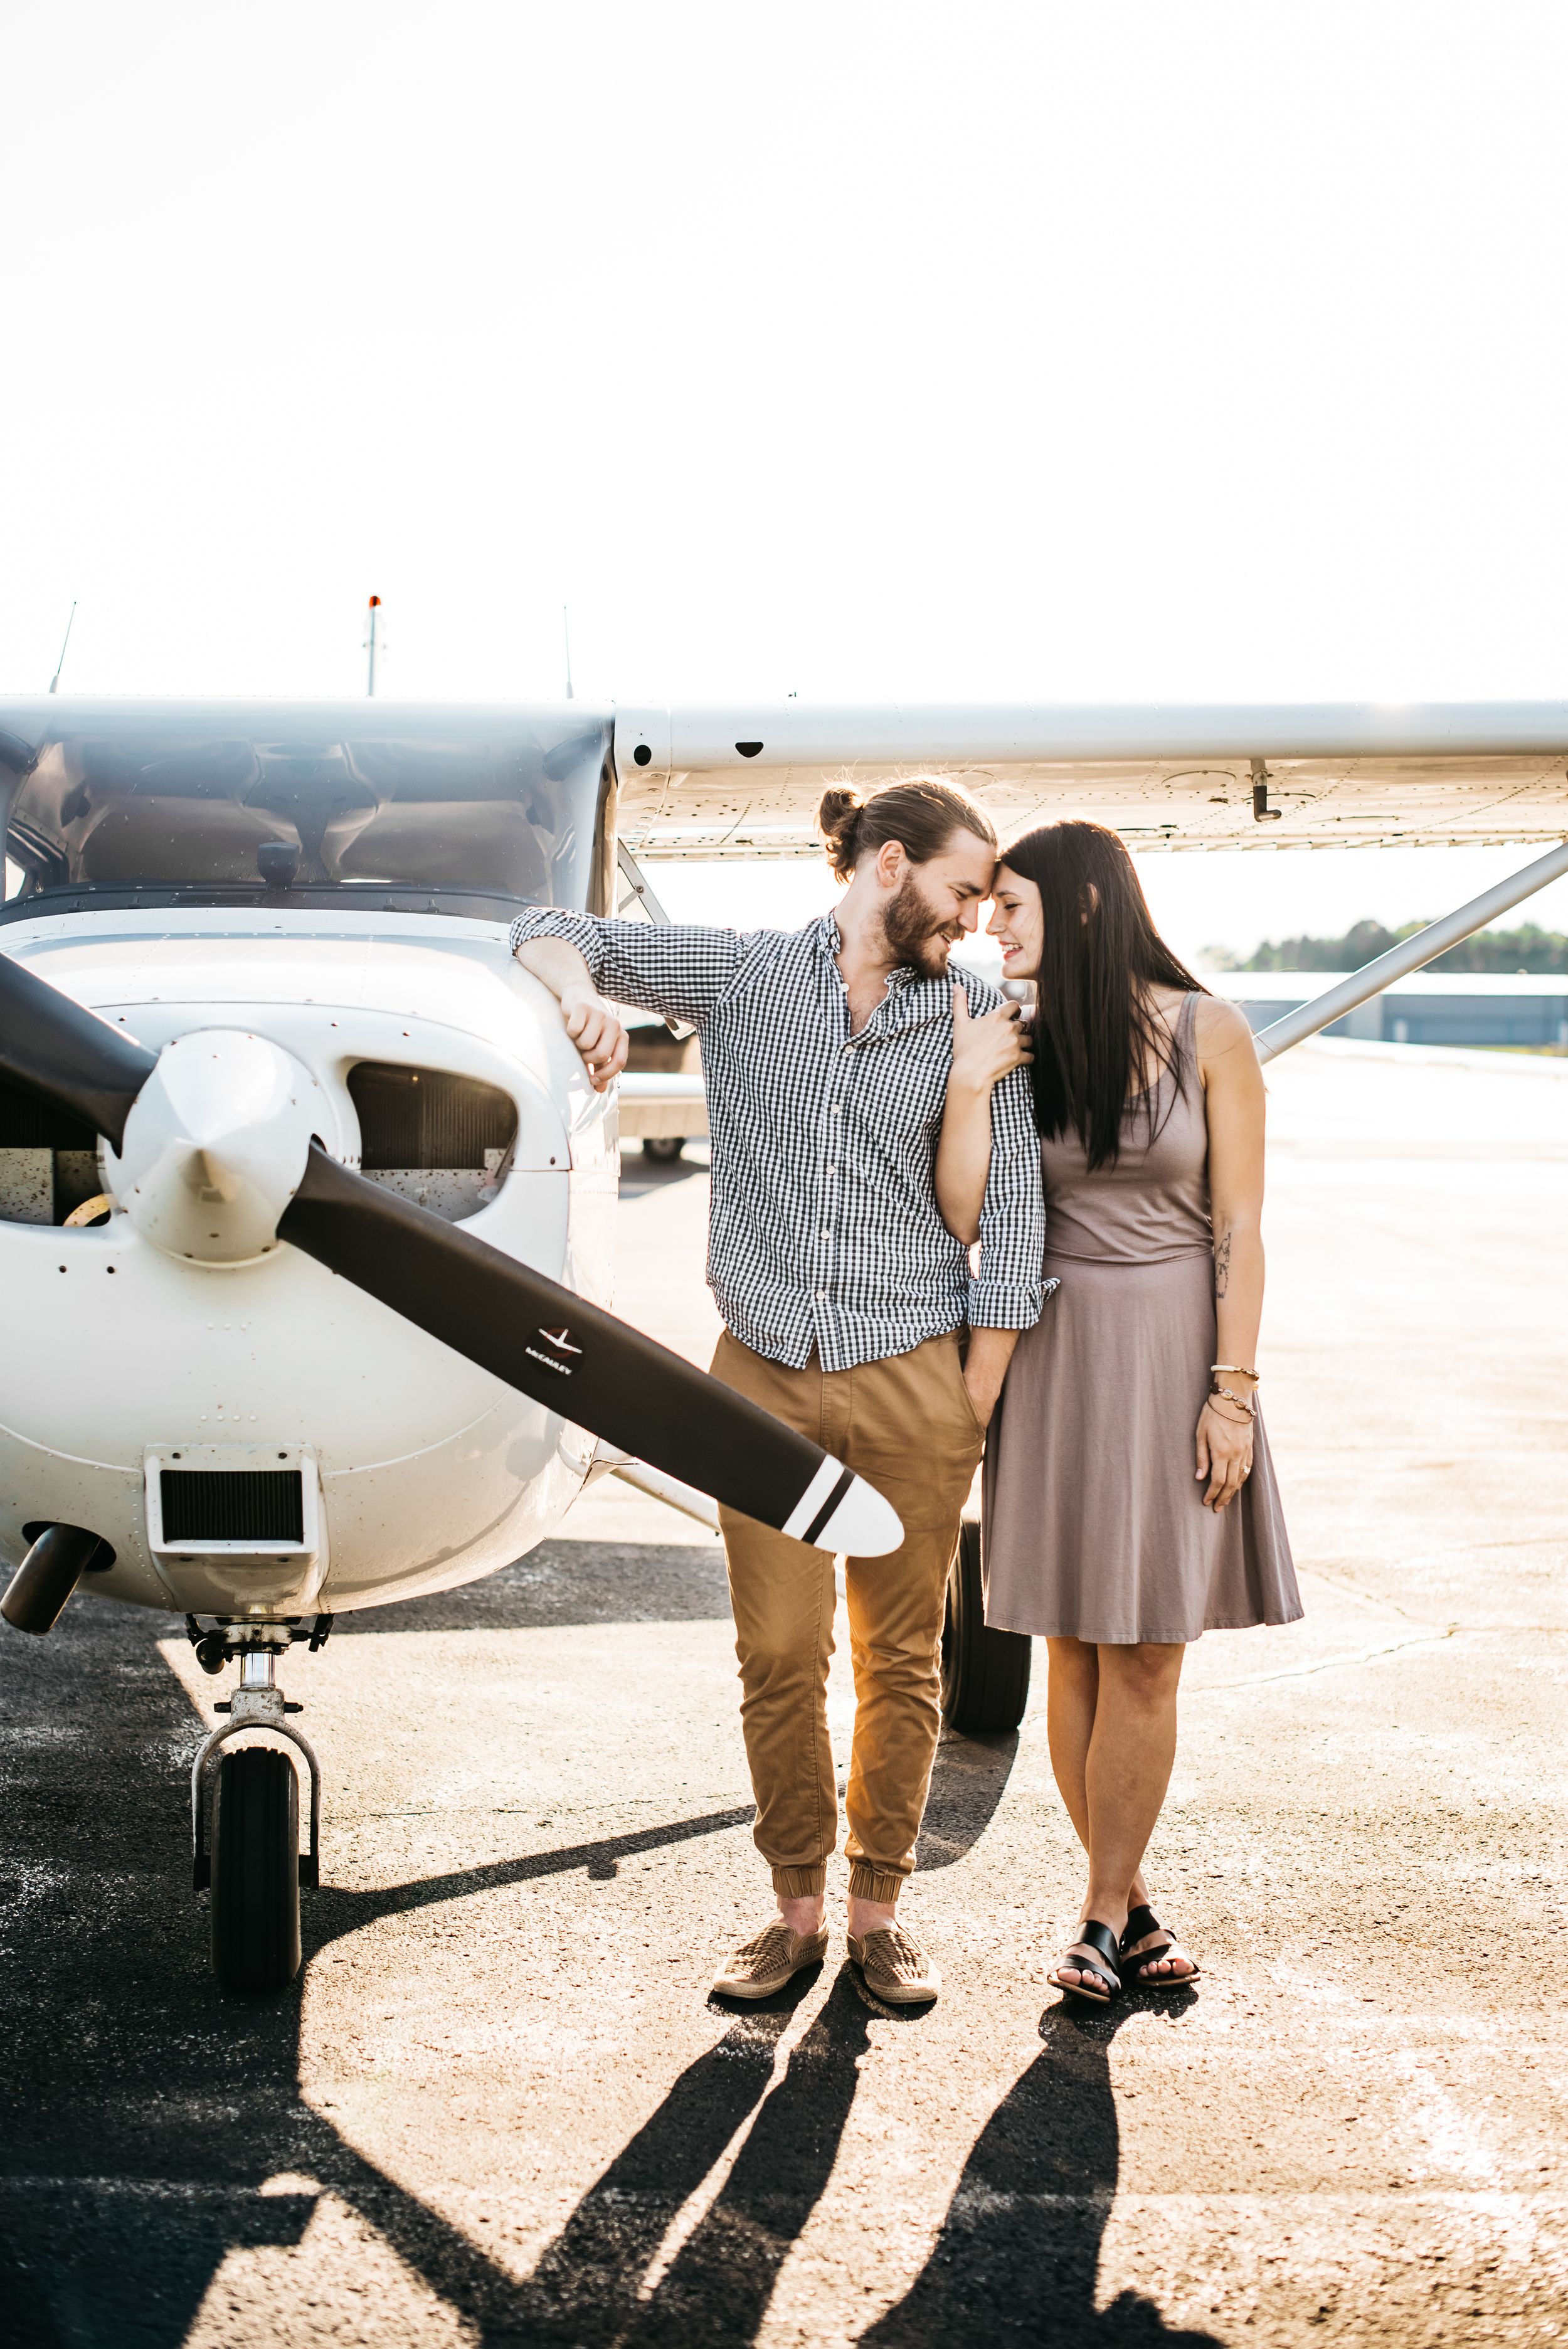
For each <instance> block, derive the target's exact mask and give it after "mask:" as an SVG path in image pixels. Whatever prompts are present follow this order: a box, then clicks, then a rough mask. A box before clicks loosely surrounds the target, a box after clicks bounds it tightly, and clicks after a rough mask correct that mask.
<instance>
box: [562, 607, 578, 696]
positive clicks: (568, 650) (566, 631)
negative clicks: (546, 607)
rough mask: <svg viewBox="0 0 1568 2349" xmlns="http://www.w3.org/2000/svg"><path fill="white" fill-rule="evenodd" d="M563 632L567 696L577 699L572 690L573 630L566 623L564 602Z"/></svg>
mask: <svg viewBox="0 0 1568 2349" xmlns="http://www.w3.org/2000/svg"><path fill="white" fill-rule="evenodd" d="M561 633H562V636H564V637H565V639H566V698H567V700H568V701H573V700H575V698H576V696H575V695H574V694H573V690H572V631H571V629H570V628H569V627H568V626H567V624H566V606H565V605H564V604H562V606H561Z"/></svg>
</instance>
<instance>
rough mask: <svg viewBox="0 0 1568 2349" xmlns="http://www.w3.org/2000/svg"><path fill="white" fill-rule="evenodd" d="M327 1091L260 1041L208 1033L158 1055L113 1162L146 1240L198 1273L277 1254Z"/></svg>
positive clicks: (119, 1192) (122, 1201) (116, 1180)
mask: <svg viewBox="0 0 1568 2349" xmlns="http://www.w3.org/2000/svg"><path fill="white" fill-rule="evenodd" d="M319 1093H320V1088H319V1086H318V1085H317V1083H316V1081H315V1078H314V1077H313V1076H312V1075H311V1073H310V1071H309V1070H308V1069H306V1068H305V1067H304V1065H303V1064H302V1063H301V1062H300V1061H296V1060H295V1059H294V1055H293V1053H292V1052H285V1051H284V1050H283V1048H282V1047H281V1046H280V1045H277V1044H273V1043H270V1042H269V1041H268V1040H267V1039H266V1038H265V1037H264V1036H251V1035H246V1034H243V1033H242V1032H241V1031H240V1030H229V1029H215V1028H205V1029H198V1030H196V1031H195V1032H194V1033H193V1034H191V1035H188V1036H180V1037H177V1038H176V1039H175V1040H174V1041H173V1043H171V1044H166V1045H165V1046H164V1049H163V1050H162V1051H161V1052H160V1054H159V1059H158V1066H157V1068H156V1069H155V1070H154V1071H153V1073H152V1075H151V1076H150V1078H149V1079H148V1081H147V1082H146V1084H145V1085H144V1086H143V1087H142V1089H141V1092H139V1095H138V1096H137V1100H136V1102H135V1105H134V1106H133V1108H132V1109H131V1112H130V1114H129V1117H128V1118H127V1119H126V1124H125V1147H124V1149H123V1150H122V1152H121V1153H120V1155H119V1158H118V1159H117V1158H116V1157H115V1156H114V1155H113V1154H112V1153H111V1152H109V1153H106V1156H105V1164H106V1166H107V1168H108V1175H109V1181H110V1185H111V1187H112V1189H113V1191H114V1195H115V1197H116V1199H117V1200H118V1201H119V1205H120V1206H121V1207H123V1208H124V1210H125V1212H126V1214H127V1215H128V1216H129V1217H130V1220H131V1222H132V1223H133V1224H134V1225H135V1226H136V1227H137V1229H138V1231H139V1232H140V1233H141V1235H142V1237H143V1238H144V1239H146V1240H148V1241H150V1243H151V1245H152V1246H153V1247H157V1248H160V1249H162V1251H163V1253H164V1254H165V1255H166V1256H172V1257H183V1258H185V1259H186V1260H188V1261H189V1262H191V1263H195V1264H211V1265H222V1264H248V1263H252V1262H253V1261H254V1260H255V1258H257V1257H263V1256H266V1255H268V1254H269V1253H270V1252H271V1251H272V1250H273V1248H275V1247H277V1245H278V1239H277V1228H278V1218H279V1216H281V1215H282V1214H283V1212H284V1208H285V1207H286V1206H288V1203H289V1201H290V1200H291V1199H292V1198H293V1196H294V1192H295V1190H296V1189H297V1188H298V1185H299V1180H300V1177H301V1175H302V1174H304V1165H305V1160H306V1157H307V1156H308V1154H309V1152H310V1140H311V1134H312V1133H313V1132H314V1131H315V1129H316V1128H317V1127H318V1126H319V1125H320V1124H321V1123H322V1113H321V1111H320V1109H319V1108H318V1107H317V1106H316V1103H317V1100H318V1097H319Z"/></svg>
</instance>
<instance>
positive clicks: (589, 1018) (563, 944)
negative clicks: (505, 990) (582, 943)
mask: <svg viewBox="0 0 1568 2349" xmlns="http://www.w3.org/2000/svg"><path fill="white" fill-rule="evenodd" d="M516 953H517V958H518V960H519V962H520V963H521V965H522V967H523V968H524V970H528V971H531V972H532V973H533V976H534V978H537V979H542V981H543V983H544V985H545V986H546V987H547V988H549V989H550V992H551V993H552V995H553V996H554V997H555V999H556V1000H557V1002H558V1003H559V1004H560V1006H561V1016H562V1019H563V1020H564V1021H565V1023H566V1033H567V1034H568V1035H569V1036H570V1037H571V1039H572V1041H573V1043H574V1044H575V1045H576V1047H577V1050H579V1051H580V1052H581V1053H582V1055H583V1065H584V1067H585V1068H586V1069H587V1071H588V1076H589V1080H590V1081H591V1082H592V1084H593V1090H594V1092H596V1093H602V1092H607V1091H608V1089H609V1087H610V1085H611V1083H612V1081H614V1079H615V1078H616V1077H618V1076H619V1075H620V1073H621V1071H622V1070H623V1069H624V1067H625V1065H626V1055H627V1053H628V1052H629V1051H630V1050H631V1039H630V1038H629V1037H628V1035H627V1034H626V1030H625V1028H624V1024H623V1022H622V1020H621V1017H620V1014H619V1013H618V1012H617V1011H616V1009H615V1007H614V1004H613V1003H606V1002H605V1000H604V999H603V996H602V995H601V994H600V992H599V990H598V988H596V987H595V986H594V984H593V972H592V971H591V970H590V969H589V968H588V966H587V964H586V963H585V962H584V961H583V957H582V956H581V955H580V954H579V953H578V951H577V948H576V947H574V946H571V945H569V944H568V943H567V941H566V939H564V938H524V940H523V941H522V944H521V946H520V947H517V949H516Z"/></svg>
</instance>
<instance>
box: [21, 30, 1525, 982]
mask: <svg viewBox="0 0 1568 2349" xmlns="http://www.w3.org/2000/svg"><path fill="white" fill-rule="evenodd" d="M0 57H3V58H4V62H5V89H6V131H5V149H6V192H5V206H4V212H3V214H0V256H3V261H4V283H5V289H6V316H7V318H8V321H9V325H10V336H9V344H8V351H7V360H6V367H5V393H4V416H5V432H4V441H3V444H0V445H3V446H4V448H5V452H6V458H7V468H6V472H7V478H6V482H5V521H6V543H7V545H8V547H9V548H10V550H11V554H10V559H9V560H8V562H7V563H6V564H5V566H4V574H3V577H0V691H15V690H26V691H29V692H32V691H36V690H38V689H39V688H42V687H43V686H45V685H46V683H47V681H48V678H49V677H50V676H51V675H52V673H53V671H54V668H55V664H56V661H57V657H58V653H59V646H60V637H61V635H62V633H63V631H64V627H65V623H66V616H67V612H68V611H69V608H70V605H71V602H72V599H73V598H76V599H77V600H78V605H79V608H78V611H77V621H76V627H75V632H74V635H73V636H72V640H71V647H70V651H69V655H68V657H67V663H66V668H65V674H64V677H63V679H62V686H61V690H62V692H63V693H67V694H84V695H85V694H105V693H113V694H122V693H123V694H130V695H139V694H151V693H165V694H225V693H262V694H273V693H277V694H294V695H338V694H352V693H355V692H357V691H359V690H361V689H362V687H363V679H364V654H363V652H362V649H361V643H362V637H363V634H364V627H363V622H364V612H365V605H366V597H367V596H368V595H369V594H370V593H371V592H372V591H375V592H377V593H378V594H380V595H382V596H383V597H384V598H385V600H386V611H387V640H388V647H389V650H388V654H387V662H386V667H385V669H384V672H383V689H384V690H386V691H387V692H388V693H393V694H399V695H407V696H412V697H418V698H426V697H439V698H448V697H459V698H460V697H479V696H482V697H485V698H491V697H495V698H511V697H520V698H529V697H543V696H553V695H555V694H557V693H559V692H560V690H561V688H562V636H561V609H562V605H563V604H565V605H569V606H570V611H571V622H572V647H573V667H574V670H575V677H576V683H577V689H578V693H579V695H580V696H581V697H587V696H606V697H608V696H614V697H615V698H622V699H633V698H639V697H647V698H655V697H659V698H665V697H668V698H673V699H701V698H721V697H722V698H733V697H735V696H737V695H746V694H750V693H757V694H765V695H768V696H774V695H782V694H785V693H788V692H790V691H794V692H796V693H798V694H799V696H800V697H801V698H815V699H819V700H855V699H882V698H889V697H892V696H899V697H902V698H922V699H923V698H933V699H935V698H947V699H954V700H968V699H981V698H1024V697H1028V698H1064V699H1086V698H1104V699H1148V698H1158V697H1171V698H1222V699H1233V700H1241V699H1269V698H1349V697H1359V696H1365V697H1369V698H1378V699H1393V698H1432V699H1442V698H1491V697H1511V696H1532V697H1533V696H1545V695H1554V694H1558V693H1561V692H1562V691H1563V661H1564V654H1563V648H1564V642H1565V635H1568V632H1565V628H1564V609H1563V569H1562V554H1561V549H1562V546H1563V540H1564V523H1565V522H1568V512H1565V507H1568V496H1565V483H1564V458H1563V431H1562V421H1561V402H1562V382H1563V357H1564V352H1563V341H1564V329H1563V305H1562V303H1561V301H1560V299H1559V295H1560V289H1561V287H1562V285H1563V282H1564V278H1565V274H1568V272H1565V266H1564V264H1565V258H1568V256H1565V254H1564V251H1563V247H1564V243H1565V242H1568V212H1565V208H1564V205H1563V198H1562V191H1561V184H1560V182H1561V171H1562V163H1561V125H1560V120H1559V115H1560V98H1561V91H1562V88H1563V79H1564V66H1565V63H1568V15H1565V14H1564V12H1563V9H1562V8H1561V6H1560V5H1507V0H1502V5H1498V6H1495V7H1492V8H1489V9H1486V10H1484V11H1480V10H1477V9H1475V8H1474V7H1473V6H1465V7H1460V6H1456V5H1441V0H1438V5H1433V0H1423V5H1394V0H1378V5H1374V6H1368V5H1367V0H1354V5H1340V4H1339V0H1319V5H1316V6H1315V7H1313V8H1310V9H1307V8H1294V9H1284V8H1259V7H1257V6H1256V5H1235V6H1219V5H1202V0H1195V5H1186V6H1184V7H1182V8H1181V9H1173V8H1171V7H1170V6H1169V5H1150V0H1143V5H1140V0H1130V5H1123V6H1121V7H1119V8H1117V9H1115V10H1109V9H1099V10H1095V9H1085V8H1083V7H1081V6H1072V7H1068V6H1066V5H1051V0H1028V5H985V0H977V5H970V6H968V7H966V8H964V9H958V8H954V7H953V6H952V5H940V6H938V5H927V4H926V0H899V5H896V6H895V5H882V0H851V4H850V5H845V0H836V5H832V6H824V5H816V0H792V5H790V6H789V8H788V9H785V8H782V7H777V6H775V7H767V6H755V7H750V8H738V7H735V6H734V5H686V4H685V0H661V5H658V6H656V7H650V6H648V5H646V0H595V5H593V6H589V7H577V8H569V7H562V6H554V7H550V8H545V7H542V6H537V5H530V0H505V5H488V0H467V4H466V5H465V0H459V5H455V6H451V7H448V8H446V9H440V10H437V9H432V8H430V7H428V6H419V7H415V6H413V5H407V0H377V5H361V0H335V5H332V6H331V7H323V6H321V5H319V0H316V5H308V6H305V5H295V4H294V0H273V5H269V6H268V7H267V8H265V9H262V8H260V7H256V6H254V5H252V6H243V5H232V6H229V7H223V8H214V7H212V6H211V5H205V0H203V5H183V0H181V5H170V0H148V5H144V6H142V7H139V8H136V9H127V8H125V7H124V6H123V5H120V0H115V4H114V5H104V0H79V5H76V6H74V7H73V8H72V9H70V10H68V11H64V12H62V11H60V10H49V9H43V8H36V9H32V10H17V11H16V12H15V15H14V16H11V17H10V18H9V19H8V22H7V27H6V31H5V36H4V42H3V47H0ZM1530 853H1531V852H1528V851H1524V852H1513V851H1504V852H1498V853H1493V852H1474V853H1467V854H1444V853H1428V854H1426V855H1425V856H1424V857H1416V856H1413V855H1412V854H1410V853H1408V852H1404V853H1400V854H1394V855H1385V854H1377V853H1371V852H1363V853H1361V854H1359V855H1356V856H1346V855H1335V856H1329V855H1312V856H1305V855H1290V856H1279V857H1267V856H1249V857H1247V858H1245V859H1244V860H1242V859H1235V858H1207V859H1201V858H1182V859H1177V860H1170V859H1147V860H1144V870H1145V872H1146V874H1147V875H1148V878H1149V881H1150V892H1151V895H1153V896H1154V897H1155V900H1156V905H1157V910H1159V911H1160V912H1161V919H1163V920H1166V921H1168V922H1169V923H1170V924H1171V928H1172V932H1173V934H1176V933H1178V932H1180V935H1181V936H1182V937H1183V939H1185V940H1186V942H1187V943H1189V944H1190V945H1196V944H1202V943H1207V942H1208V941H1209V940H1210V939H1219V940H1222V941H1226V942H1229V943H1232V944H1233V945H1236V946H1241V947H1245V946H1247V945H1250V944H1251V943H1253V940H1254V939H1255V938H1256V937H1257V936H1261V935H1264V934H1274V935H1277V934H1278V933H1279V932H1280V931H1281V930H1287V929H1299V928H1302V927H1309V928H1318V929H1323V928H1338V927H1343V926H1344V925H1345V924H1346V923H1347V922H1349V921H1351V920H1353V919H1355V918H1356V917H1357V916H1360V915H1363V914H1374V915H1377V916H1382V917H1383V918H1385V919H1387V920H1390V921H1394V920H1399V919H1405V918H1411V917H1413V916H1416V915H1418V914H1422V913H1429V912H1437V911H1439V910H1441V909H1443V908H1444V907H1445V906H1446V905H1449V904H1451V903H1453V902H1456V901H1457V900H1458V899H1460V898H1461V897H1464V896H1467V895H1470V894H1472V893H1473V891H1474V890H1475V889H1476V888H1478V887H1480V886H1481V885H1484V882H1485V881H1486V880H1487V879H1489V878H1491V876H1492V875H1493V874H1494V873H1497V872H1501V871H1502V870H1506V869H1508V868H1509V867H1510V866H1511V864H1520V863H1523V862H1525V861H1527V858H1528V855H1529V854H1530ZM778 885H779V888H780V889H781V890H782V889H789V888H794V887H795V886H796V883H795V882H793V881H790V880H787V879H786V878H785V877H784V876H779V884H778ZM729 886H730V884H728V883H727V882H724V881H722V880H719V879H717V878H716V879H715V880H713V881H711V882H710V883H708V884H707V887H708V888H709V890H710V892H714V893H717V895H715V896H714V897H713V902H714V903H716V904H717V902H719V900H720V899H721V898H722V895H723V892H724V890H725V889H727V888H728V887H729ZM1167 906H1169V908H1171V909H1174V910H1167ZM1532 912H1533V914H1534V916H1535V917H1536V918H1539V919H1542V920H1550V921H1552V922H1553V923H1555V924H1557V925H1558V926H1568V885H1559V888H1558V889H1557V890H1556V891H1554V892H1553V895H1552V896H1551V897H1550V898H1546V897H1543V898H1542V899H1541V900H1540V901H1538V902H1537V905H1535V907H1534V908H1532Z"/></svg>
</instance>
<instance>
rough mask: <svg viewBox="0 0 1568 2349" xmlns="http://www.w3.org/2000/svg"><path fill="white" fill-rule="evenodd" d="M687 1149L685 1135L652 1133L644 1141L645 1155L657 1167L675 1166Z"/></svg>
mask: <svg viewBox="0 0 1568 2349" xmlns="http://www.w3.org/2000/svg"><path fill="white" fill-rule="evenodd" d="M685 1148H686V1136H685V1134H683V1133H650V1134H646V1135H645V1136H644V1140H643V1155H644V1157H645V1158H651V1159H652V1160H653V1162H654V1164H655V1166H673V1165H674V1164H675V1163H676V1159H677V1158H678V1157H679V1156H680V1154H681V1152H682V1151H683V1150H684V1149H685Z"/></svg>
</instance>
